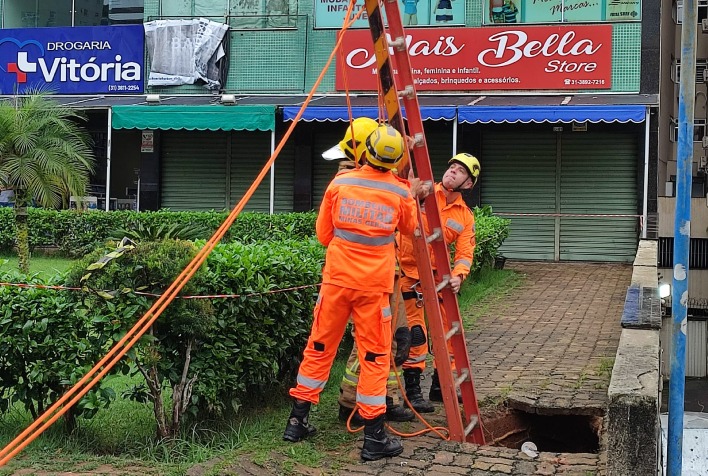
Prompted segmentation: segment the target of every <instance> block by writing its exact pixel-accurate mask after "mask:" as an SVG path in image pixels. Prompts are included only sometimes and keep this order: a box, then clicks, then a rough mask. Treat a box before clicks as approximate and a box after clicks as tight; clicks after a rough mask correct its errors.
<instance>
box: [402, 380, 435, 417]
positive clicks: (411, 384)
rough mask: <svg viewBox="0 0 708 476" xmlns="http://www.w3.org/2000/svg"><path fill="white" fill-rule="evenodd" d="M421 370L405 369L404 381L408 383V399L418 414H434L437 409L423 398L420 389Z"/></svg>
mask: <svg viewBox="0 0 708 476" xmlns="http://www.w3.org/2000/svg"><path fill="white" fill-rule="evenodd" d="M420 373H421V370H420V369H403V380H405V382H406V397H408V401H409V402H410V403H411V406H412V407H413V409H414V410H415V411H417V412H418V413H432V412H434V411H435V407H434V406H433V404H432V403H430V402H428V401H426V400H425V399H424V398H423V392H422V391H421V389H420Z"/></svg>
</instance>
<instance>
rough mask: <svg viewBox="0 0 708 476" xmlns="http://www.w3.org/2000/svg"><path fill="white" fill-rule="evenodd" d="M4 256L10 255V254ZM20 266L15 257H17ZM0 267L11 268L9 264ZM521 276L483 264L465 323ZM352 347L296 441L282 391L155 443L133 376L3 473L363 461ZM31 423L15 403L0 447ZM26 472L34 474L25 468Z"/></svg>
mask: <svg viewBox="0 0 708 476" xmlns="http://www.w3.org/2000/svg"><path fill="white" fill-rule="evenodd" d="M5 259H7V258H5ZM13 263H14V265H15V266H16V261H13ZM70 263H71V261H69V260H58V259H54V258H52V259H50V258H35V259H33V261H32V266H33V271H35V272H43V273H45V272H46V273H51V272H53V271H52V270H53V269H58V270H65V269H66V268H67V267H68V265H69V264H70ZM2 266H12V264H4V265H2ZM522 282H523V277H522V276H520V275H518V274H517V273H515V272H513V271H509V270H486V271H483V272H481V273H479V275H477V276H475V277H473V278H471V279H468V280H467V281H466V282H465V284H464V286H463V289H462V292H461V295H460V308H461V310H462V315H463V319H464V321H465V324H466V326H467V328H469V326H472V325H474V323H475V321H476V319H477V318H478V317H479V316H480V315H482V314H483V313H484V310H485V309H486V307H487V306H488V305H489V304H488V303H489V302H492V301H494V300H499V299H503V298H504V296H505V295H506V294H507V293H508V291H509V289H513V288H514V287H516V286H518V285H519V284H521V283H522ZM348 350H349V349H348V348H346V346H343V347H342V349H340V358H338V359H337V361H336V362H335V366H334V368H333V369H332V373H331V375H330V379H329V383H328V384H327V386H326V387H325V390H324V392H323V394H322V395H321V401H320V404H319V405H317V406H313V409H312V412H311V419H312V422H313V423H314V424H315V425H316V426H317V429H318V433H317V434H316V435H314V437H313V438H311V439H309V440H307V441H305V442H303V443H300V444H296V445H293V444H291V443H288V442H284V441H282V433H283V429H284V427H285V422H286V419H287V417H288V414H289V411H290V400H289V398H288V397H287V394H286V391H285V389H283V390H282V391H273V392H270V394H269V395H268V396H265V397H263V396H259V397H254V399H253V401H252V402H250V404H249V403H248V402H246V404H245V405H244V408H243V409H242V411H241V412H240V413H239V416H238V417H237V418H235V419H232V420H230V421H218V422H209V423H208V424H204V425H203V426H200V427H198V428H196V429H191V430H190V431H188V432H186V434H184V435H182V437H181V438H180V439H177V440H174V441H156V439H155V438H154V434H155V423H154V417H153V414H152V407H151V406H150V405H144V404H139V403H135V402H132V401H129V400H127V399H121V398H120V395H121V392H122V391H123V390H125V389H126V388H128V387H129V386H131V385H132V384H134V383H135V382H133V381H131V380H130V378H129V377H122V376H121V377H114V378H112V380H110V381H109V382H108V383H109V384H110V386H111V387H113V388H114V389H115V390H116V394H117V395H119V397H118V400H117V401H116V402H115V403H113V404H112V405H111V406H110V407H109V408H108V409H102V410H100V411H99V413H98V414H97V415H96V416H95V417H94V418H93V419H91V420H82V419H80V420H79V428H78V429H77V431H75V432H74V434H72V435H70V436H67V435H66V434H65V433H64V432H63V431H62V428H61V424H60V423H59V424H56V425H54V426H53V427H51V428H50V429H49V430H48V431H47V432H45V433H44V434H43V435H42V436H40V437H39V438H38V439H37V440H35V441H34V442H33V443H32V444H31V445H29V446H28V447H27V448H26V449H25V450H24V451H23V452H22V453H20V454H19V455H17V456H16V457H15V458H14V459H13V460H12V461H10V462H9V463H8V464H7V465H6V466H4V467H1V468H0V476H10V475H13V474H15V473H16V472H17V473H18V474H19V473H20V472H21V474H33V475H37V476H49V475H52V474H57V473H61V472H65V471H67V472H68V471H79V470H81V471H86V472H88V471H92V472H94V474H108V475H136V476H138V475H140V476H144V475H166V476H173V475H174V476H176V475H184V474H186V472H187V470H188V469H190V468H191V472H193V473H194V474H199V475H202V476H216V475H220V474H239V473H238V470H237V469H236V468H238V465H239V464H244V463H243V462H244V461H247V462H248V463H247V464H250V465H251V467H252V470H256V471H262V472H263V474H293V473H300V474H315V473H314V472H313V471H314V470H313V469H309V468H320V469H318V470H317V471H318V472H317V473H316V474H320V473H319V471H322V472H323V473H324V474H336V473H337V472H338V469H340V468H342V467H343V466H344V465H346V464H350V463H353V462H354V463H356V462H358V450H357V449H356V443H355V442H356V440H357V439H358V438H359V437H360V435H359V434H349V433H348V432H347V431H346V428H345V427H344V426H343V424H342V423H340V422H339V421H338V419H337V410H338V404H337V398H338V396H339V382H340V381H341V377H342V374H343V372H344V363H345V359H346V356H347V355H348ZM289 384H290V382H287V383H286V385H285V387H288V386H289ZM30 423H31V419H30V417H29V415H28V414H27V413H26V412H25V411H24V410H23V409H21V408H18V407H17V406H16V407H15V408H13V409H11V410H10V411H9V412H7V413H5V414H3V415H0V447H2V446H5V445H6V444H7V443H9V442H10V441H11V440H12V439H13V438H14V437H15V436H16V435H17V434H19V433H20V432H21V431H22V430H23V429H24V428H26V427H27V426H28V425H29V424H30ZM28 471H29V472H28Z"/></svg>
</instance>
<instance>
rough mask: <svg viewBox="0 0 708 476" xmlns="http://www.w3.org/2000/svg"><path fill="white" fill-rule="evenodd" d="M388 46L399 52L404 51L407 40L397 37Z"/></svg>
mask: <svg viewBox="0 0 708 476" xmlns="http://www.w3.org/2000/svg"><path fill="white" fill-rule="evenodd" d="M388 45H389V46H391V47H393V48H396V49H397V50H399V51H403V50H405V49H406V39H405V38H404V37H402V36H397V37H396V38H395V39H390V40H389V41H388Z"/></svg>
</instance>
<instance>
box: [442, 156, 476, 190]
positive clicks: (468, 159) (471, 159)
mask: <svg viewBox="0 0 708 476" xmlns="http://www.w3.org/2000/svg"><path fill="white" fill-rule="evenodd" d="M453 162H457V163H458V164H460V165H462V166H463V167H464V168H466V169H467V174H468V175H469V176H470V178H471V179H472V185H474V184H476V183H477V179H478V178H479V173H480V172H481V171H482V167H481V166H480V165H479V160H477V157H475V156H474V155H472V154H467V153H465V152H462V153H461V154H457V155H456V156H454V157H453V158H452V159H450V160H448V162H447V163H448V164H451V163H453Z"/></svg>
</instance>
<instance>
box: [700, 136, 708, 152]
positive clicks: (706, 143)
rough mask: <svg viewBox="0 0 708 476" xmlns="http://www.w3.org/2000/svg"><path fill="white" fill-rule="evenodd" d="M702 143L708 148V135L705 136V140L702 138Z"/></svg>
mask: <svg viewBox="0 0 708 476" xmlns="http://www.w3.org/2000/svg"><path fill="white" fill-rule="evenodd" d="M701 143H702V145H703V148H704V149H708V136H703V140H701Z"/></svg>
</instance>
